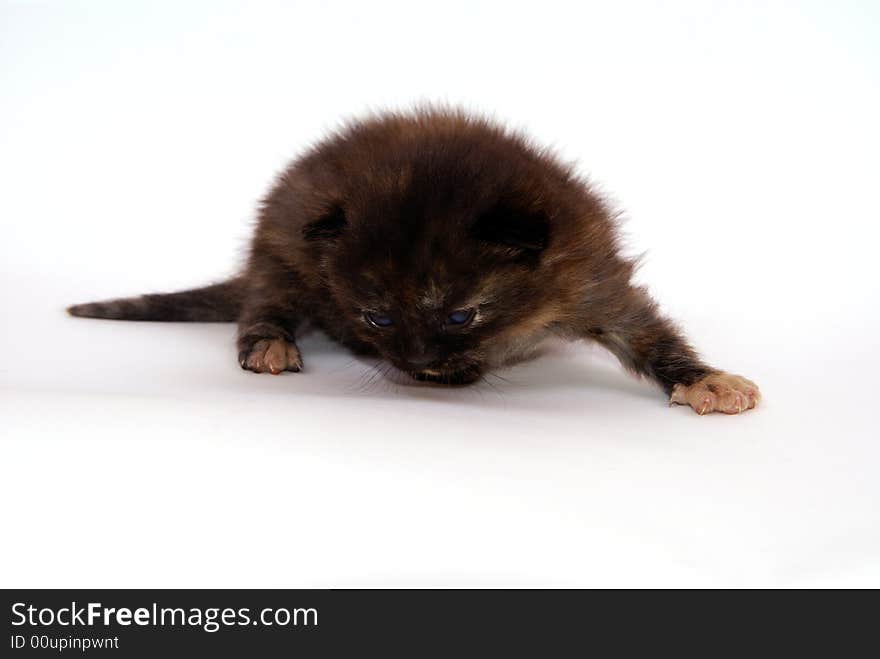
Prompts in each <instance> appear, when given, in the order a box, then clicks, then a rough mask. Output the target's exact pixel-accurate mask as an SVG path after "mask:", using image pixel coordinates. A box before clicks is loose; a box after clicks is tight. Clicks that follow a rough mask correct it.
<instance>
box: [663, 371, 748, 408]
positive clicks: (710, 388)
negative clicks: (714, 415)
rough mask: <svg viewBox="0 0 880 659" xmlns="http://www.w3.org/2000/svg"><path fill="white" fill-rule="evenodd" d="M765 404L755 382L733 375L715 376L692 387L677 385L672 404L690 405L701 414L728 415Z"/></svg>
mask: <svg viewBox="0 0 880 659" xmlns="http://www.w3.org/2000/svg"><path fill="white" fill-rule="evenodd" d="M760 400H761V392H760V391H759V390H758V385H756V384H755V383H754V382H752V381H751V380H747V379H745V378H744V377H741V376H739V375H731V374H730V373H723V372H718V373H711V374H710V375H707V376H706V377H704V378H703V379H702V380H698V381H697V382H694V383H693V384H692V385H690V386H689V387H687V386H685V385H683V384H677V385H675V387H674V388H673V389H672V395H671V396H670V397H669V402H670V404H671V403H677V404H679V405H690V406H691V407H692V408H694V411H695V412H697V414H701V415H702V414H706V413H707V412H724V413H725V414H739V413H740V412H745V411H746V410H750V409H752V408H753V407H755V406H756V405H757V404H758V403H759V402H760Z"/></svg>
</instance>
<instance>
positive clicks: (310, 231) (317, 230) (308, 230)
mask: <svg viewBox="0 0 880 659" xmlns="http://www.w3.org/2000/svg"><path fill="white" fill-rule="evenodd" d="M346 225H348V221H347V220H346V219H345V211H343V210H342V208H341V207H340V206H333V207H331V208H330V209H329V210H328V211H327V212H326V213H324V214H323V215H322V216H321V217H319V218H318V219H317V220H312V221H311V222H309V223H308V224H306V225H305V226H304V227H303V230H302V232H303V237H304V238H305V239H306V240H308V241H309V242H316V241H320V240H335V239H336V238H338V237H339V236H341V235H342V232H343V231H344V230H345V227H346Z"/></svg>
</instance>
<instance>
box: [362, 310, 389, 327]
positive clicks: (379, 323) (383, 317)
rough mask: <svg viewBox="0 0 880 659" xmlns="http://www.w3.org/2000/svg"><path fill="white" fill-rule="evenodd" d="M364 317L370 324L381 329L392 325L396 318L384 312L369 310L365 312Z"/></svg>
mask: <svg viewBox="0 0 880 659" xmlns="http://www.w3.org/2000/svg"><path fill="white" fill-rule="evenodd" d="M364 318H365V319H366V321H367V322H368V323H369V324H370V325H372V326H373V327H378V328H379V329H384V328H386V327H391V326H392V325H393V324H394V320H393V319H392V318H391V316H389V315H388V314H384V313H379V312H372V311H367V312H366V313H364Z"/></svg>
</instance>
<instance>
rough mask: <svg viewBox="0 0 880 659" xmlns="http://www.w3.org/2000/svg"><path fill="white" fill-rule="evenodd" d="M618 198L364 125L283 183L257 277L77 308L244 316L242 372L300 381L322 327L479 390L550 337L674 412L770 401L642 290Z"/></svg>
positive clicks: (388, 123)
mask: <svg viewBox="0 0 880 659" xmlns="http://www.w3.org/2000/svg"><path fill="white" fill-rule="evenodd" d="M633 267H634V266H633V263H632V261H630V260H628V259H626V258H624V257H622V256H621V255H620V252H619V249H618V240H617V233H616V226H615V222H614V221H613V219H612V216H611V215H610V213H609V211H608V209H607V208H606V207H605V205H604V204H603V202H602V201H601V200H600V199H599V198H598V197H597V196H596V195H595V194H593V193H592V192H591V191H590V190H589V188H588V187H587V185H586V184H585V183H584V182H583V181H582V180H580V179H578V178H577V177H576V176H575V175H574V174H573V173H572V172H571V171H570V170H569V168H567V167H565V166H563V165H561V164H560V163H559V162H558V161H557V160H556V159H555V158H553V157H552V156H551V155H549V154H548V153H547V152H545V151H541V150H538V149H536V148H534V147H532V146H531V145H530V144H529V143H528V142H527V141H526V140H525V139H524V138H522V137H520V136H518V135H513V134H511V133H509V132H508V131H506V130H504V129H503V128H501V127H498V126H495V125H493V124H491V123H490V122H488V121H486V120H484V119H480V118H474V117H471V116H467V115H465V114H463V113H459V112H454V111H440V110H425V111H421V112H417V113H413V114H405V115H399V114H388V115H384V116H381V117H378V118H372V119H368V120H365V121H361V122H357V123H353V124H351V125H350V126H348V127H347V128H346V129H345V130H343V131H342V132H340V133H339V134H336V135H334V136H332V137H330V138H329V139H327V140H325V141H323V142H321V143H320V144H318V145H317V146H315V147H314V148H312V149H311V150H310V151H309V152H308V153H306V154H305V155H304V156H303V157H301V158H299V159H298V160H296V161H295V162H293V163H292V164H291V165H290V166H289V167H288V169H287V170H286V171H285V172H284V173H283V174H281V176H280V177H279V178H278V180H277V181H276V183H275V185H274V187H273V188H272V190H271V191H270V192H269V194H268V196H267V197H266V198H265V200H264V202H263V204H262V207H261V209H260V215H259V223H258V226H257V228H256V232H255V235H254V238H253V242H252V245H251V251H250V258H249V260H248V263H247V267H246V268H245V270H244V272H242V273H241V275H240V276H238V277H236V278H234V279H232V280H230V281H227V282H225V283H222V284H216V285H213V286H208V287H207V288H200V289H195V290H191V291H185V292H182V293H172V294H167V295H144V296H141V297H136V298H128V299H124V300H113V301H109V302H97V303H92V304H83V305H77V306H73V307H71V308H70V309H69V312H70V313H71V314H72V315H74V316H86V317H91V318H116V319H127V320H164V321H237V322H238V324H239V334H238V350H239V357H238V358H239V362H240V363H241V366H242V368H245V369H248V370H250V371H254V372H257V373H266V372H269V373H280V372H282V371H299V370H301V369H302V358H301V356H300V353H299V350H298V349H297V346H296V340H295V337H296V334H297V331H298V330H299V329H301V328H302V327H303V325H304V324H305V323H309V324H311V325H315V326H317V327H319V328H321V329H322V330H324V331H325V332H326V333H327V334H329V335H330V336H331V337H332V338H334V339H335V340H336V341H338V342H339V343H342V344H343V345H345V346H347V347H349V348H350V349H352V350H353V351H355V352H356V353H359V354H369V355H376V356H381V357H382V358H384V359H386V360H387V361H389V362H391V363H392V364H393V365H394V366H396V367H397V368H398V369H400V370H402V371H404V372H406V373H409V374H410V375H412V376H413V377H414V378H416V379H418V380H429V381H434V382H439V383H444V384H466V383H470V382H473V381H475V380H477V379H479V378H480V376H481V374H482V373H483V372H484V371H485V370H486V369H490V368H493V367H498V366H502V365H505V364H509V363H512V362H515V361H518V360H522V359H524V358H528V357H529V356H530V355H532V354H533V352H534V350H535V348H536V346H537V345H538V343H539V342H540V341H541V340H542V339H544V338H545V337H547V336H548V335H550V334H553V335H557V336H564V337H567V338H569V339H571V340H577V339H589V340H592V341H596V342H598V343H600V344H602V345H604V346H605V347H606V348H608V349H609V350H611V351H612V352H613V353H614V354H616V355H617V356H618V357H619V358H620V360H621V362H623V364H624V365H625V366H627V367H628V368H629V369H631V370H633V371H635V372H636V373H639V374H643V375H646V376H648V377H650V378H652V379H653V380H655V381H656V382H657V383H658V384H660V386H661V387H663V389H664V391H665V392H666V393H667V394H668V395H670V396H671V400H672V402H675V403H686V404H689V405H690V406H691V407H693V408H694V409H695V410H697V411H698V412H699V413H701V414H702V413H705V412H710V411H715V410H717V411H721V412H727V413H737V412H741V411H743V410H746V409H749V408H751V407H754V406H755V405H756V404H757V402H758V400H759V396H760V394H759V392H758V388H757V387H756V386H755V385H754V384H753V383H752V382H750V381H748V380H746V379H744V378H741V377H738V376H734V375H729V374H726V373H723V372H721V371H718V370H715V369H713V368H711V367H709V366H707V365H706V364H704V363H703V362H702V361H700V359H699V358H698V357H697V355H696V354H695V353H694V351H693V349H692V348H691V347H690V346H689V345H688V344H687V342H686V341H685V339H684V338H683V337H682V335H681V334H680V333H679V332H678V330H677V329H676V328H675V327H674V326H673V325H672V324H671V323H670V322H669V321H668V320H666V319H665V318H663V317H662V316H661V315H659V313H658V312H657V307H656V305H655V304H654V302H653V301H652V300H651V299H650V298H649V296H648V295H647V293H646V292H645V290H644V289H641V288H636V287H634V286H633V285H632V284H631V282H630V280H631V277H632V274H633Z"/></svg>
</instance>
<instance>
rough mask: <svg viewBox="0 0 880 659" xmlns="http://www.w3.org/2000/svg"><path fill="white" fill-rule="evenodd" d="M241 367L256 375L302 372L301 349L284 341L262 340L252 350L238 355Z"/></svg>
mask: <svg viewBox="0 0 880 659" xmlns="http://www.w3.org/2000/svg"><path fill="white" fill-rule="evenodd" d="M238 363H239V364H241V367H242V368H243V369H245V370H248V371H253V372H254V373H271V374H272V375H278V374H279V373H282V372H283V371H294V372H297V371H301V370H302V367H303V363H302V357H301V356H300V354H299V349H298V348H297V347H296V345H295V344H293V343H288V342H287V341H285V340H284V339H260V340H259V341H257V342H256V343H254V345H253V346H251V348H250V349H246V350H242V351H241V352H240V353H238Z"/></svg>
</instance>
